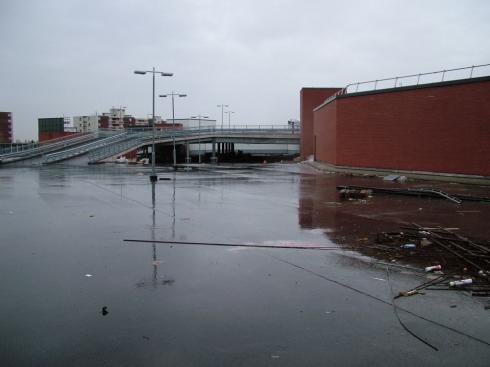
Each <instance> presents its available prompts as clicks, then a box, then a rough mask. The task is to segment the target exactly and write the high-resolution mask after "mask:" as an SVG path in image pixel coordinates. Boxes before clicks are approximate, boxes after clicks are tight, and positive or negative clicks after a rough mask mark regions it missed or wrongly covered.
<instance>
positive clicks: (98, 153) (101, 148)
mask: <svg viewBox="0 0 490 367" xmlns="http://www.w3.org/2000/svg"><path fill="white" fill-rule="evenodd" d="M153 138H154V139H155V144H157V145H173V144H174V141H175V144H176V145H185V146H186V148H187V149H186V152H187V157H186V161H189V160H190V158H189V145H190V144H211V145H212V159H214V161H216V159H217V158H216V153H218V152H220V151H223V149H224V148H226V149H229V147H230V145H226V144H299V139H300V132H299V129H298V128H297V127H291V126H289V125H235V126H231V127H229V128H223V129H221V128H215V127H201V128H186V129H182V128H178V129H164V130H158V129H156V130H155V134H154V135H153V130H152V129H151V128H132V129H126V130H108V129H99V131H97V132H95V133H91V134H80V135H77V136H74V137H71V138H63V139H59V140H57V141H51V142H47V143H45V144H33V145H30V146H26V147H25V148H24V149H22V150H20V151H16V152H3V153H2V152H0V164H8V163H15V162H19V161H22V160H28V159H33V158H37V159H38V161H39V162H40V163H41V164H51V163H56V162H60V161H63V160H69V159H72V158H75V157H78V156H81V155H87V156H88V163H89V164H94V163H98V162H103V161H106V160H110V159H112V158H114V157H117V156H119V155H124V154H126V153H128V152H131V151H133V150H135V149H140V148H143V147H148V146H150V145H151V144H152V141H153Z"/></svg>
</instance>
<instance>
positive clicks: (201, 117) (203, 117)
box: [191, 115, 209, 163]
mask: <svg viewBox="0 0 490 367" xmlns="http://www.w3.org/2000/svg"><path fill="white" fill-rule="evenodd" d="M195 118H198V119H199V139H198V141H199V150H198V151H199V153H198V157H199V159H198V162H199V163H201V119H207V118H209V116H202V115H198V116H191V119H195Z"/></svg>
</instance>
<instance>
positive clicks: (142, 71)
mask: <svg viewBox="0 0 490 367" xmlns="http://www.w3.org/2000/svg"><path fill="white" fill-rule="evenodd" d="M134 73H135V74H138V75H145V74H146V73H151V74H152V87H153V88H152V112H151V116H152V121H151V125H152V129H151V130H152V137H151V175H150V181H152V182H155V181H156V180H157V174H156V172H155V74H160V75H161V76H173V75H174V74H173V73H164V72H162V71H156V70H155V67H153V68H152V69H151V70H135V71H134Z"/></svg>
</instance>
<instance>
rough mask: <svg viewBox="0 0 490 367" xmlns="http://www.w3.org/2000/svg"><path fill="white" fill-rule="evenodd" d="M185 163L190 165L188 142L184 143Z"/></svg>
mask: <svg viewBox="0 0 490 367" xmlns="http://www.w3.org/2000/svg"><path fill="white" fill-rule="evenodd" d="M185 163H191V156H190V155H189V141H186V142H185Z"/></svg>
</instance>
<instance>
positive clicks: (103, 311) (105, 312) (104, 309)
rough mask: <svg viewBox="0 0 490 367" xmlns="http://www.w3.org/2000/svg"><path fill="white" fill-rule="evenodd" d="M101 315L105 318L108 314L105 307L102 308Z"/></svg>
mask: <svg viewBox="0 0 490 367" xmlns="http://www.w3.org/2000/svg"><path fill="white" fill-rule="evenodd" d="M101 313H102V316H106V315H107V314H108V313H109V311H107V306H104V307H102V312H101Z"/></svg>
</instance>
